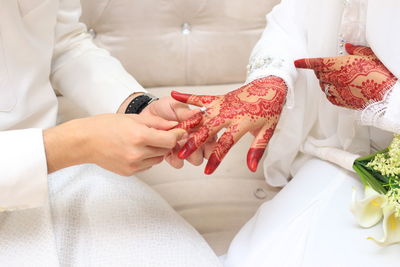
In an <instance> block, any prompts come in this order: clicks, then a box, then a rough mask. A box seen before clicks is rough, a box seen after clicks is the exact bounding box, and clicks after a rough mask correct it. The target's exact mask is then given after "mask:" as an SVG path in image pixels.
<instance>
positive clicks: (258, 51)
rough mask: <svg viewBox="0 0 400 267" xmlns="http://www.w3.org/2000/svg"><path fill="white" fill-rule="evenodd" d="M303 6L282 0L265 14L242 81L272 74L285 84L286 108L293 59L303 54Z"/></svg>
mask: <svg viewBox="0 0 400 267" xmlns="http://www.w3.org/2000/svg"><path fill="white" fill-rule="evenodd" d="M305 8H306V7H305V5H302V2H301V1H296V0H283V1H282V2H281V3H280V4H279V5H277V6H276V7H275V8H274V9H273V11H272V12H271V13H270V14H268V15H267V24H268V26H267V27H266V29H265V31H264V33H263V35H262V37H261V39H260V40H259V41H258V43H257V45H256V46H255V48H254V49H253V52H252V55H251V57H250V62H249V65H248V76H247V81H246V83H250V82H252V81H254V80H256V79H259V78H263V77H267V76H276V77H279V78H281V79H283V80H284V81H285V83H286V85H287V87H288V94H287V97H286V107H287V108H290V107H293V106H294V93H293V92H294V83H295V81H296V79H297V70H296V68H295V66H294V64H293V62H294V60H295V59H297V58H301V57H304V56H306V55H307V53H306V51H307V49H306V47H305V44H306V43H307V42H306V36H307V35H306V32H305V29H306V27H305V26H304V24H305V21H306V20H305V14H306V13H307V12H305Z"/></svg>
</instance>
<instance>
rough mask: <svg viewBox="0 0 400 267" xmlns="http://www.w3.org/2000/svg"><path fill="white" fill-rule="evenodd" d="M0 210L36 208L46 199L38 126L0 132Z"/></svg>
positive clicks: (45, 171)
mask: <svg viewBox="0 0 400 267" xmlns="http://www.w3.org/2000/svg"><path fill="white" fill-rule="evenodd" d="M0 147H1V148H2V151H1V153H0V162H1V165H2V166H1V167H0V211H6V210H7V211H11V210H19V209H28V208H37V207H40V206H42V205H43V204H44V203H45V202H46V201H47V199H48V184H47V161H46V153H45V149H44V142H43V133H42V130H41V129H27V130H17V131H4V132H0Z"/></svg>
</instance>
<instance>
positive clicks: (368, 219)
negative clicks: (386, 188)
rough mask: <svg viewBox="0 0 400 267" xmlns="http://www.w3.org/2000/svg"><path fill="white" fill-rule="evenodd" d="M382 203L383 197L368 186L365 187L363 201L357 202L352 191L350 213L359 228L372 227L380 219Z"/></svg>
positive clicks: (354, 192) (354, 191)
mask: <svg viewBox="0 0 400 267" xmlns="http://www.w3.org/2000/svg"><path fill="white" fill-rule="evenodd" d="M384 203H385V196H384V195H381V194H379V193H378V192H376V191H375V190H374V189H372V188H371V187H369V186H366V187H365V194H364V199H361V200H357V197H356V190H355V189H353V201H352V205H351V211H352V212H353V214H354V216H355V217H356V220H357V222H358V224H359V225H360V226H361V227H365V228H369V227H372V226H374V225H375V224H377V223H378V222H379V221H380V220H381V219H382V216H383V211H382V207H383V205H384Z"/></svg>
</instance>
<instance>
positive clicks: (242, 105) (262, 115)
mask: <svg viewBox="0 0 400 267" xmlns="http://www.w3.org/2000/svg"><path fill="white" fill-rule="evenodd" d="M286 92H287V87H286V84H285V82H284V81H283V80H282V79H281V78H277V77H274V76H269V77H266V78H261V79H257V80H255V81H253V82H251V83H249V84H248V85H245V86H243V87H241V88H239V89H237V90H235V91H232V92H230V93H228V94H226V95H224V96H219V97H213V96H196V95H191V96H190V97H189V98H188V99H187V103H201V104H203V105H204V106H205V107H206V108H207V111H206V112H205V113H204V114H203V116H205V117H208V120H205V121H204V122H203V126H202V127H201V128H200V129H199V130H198V131H197V132H195V133H193V134H192V135H191V137H190V138H189V141H188V142H187V143H186V144H185V146H184V147H183V148H182V150H181V151H180V152H179V154H178V156H179V157H180V158H186V157H188V156H189V155H190V154H191V153H193V152H194V151H195V150H196V149H197V148H198V147H199V146H201V145H203V144H204V143H205V142H206V141H207V139H208V138H209V137H211V136H213V135H214V133H215V132H216V131H217V130H218V129H220V128H222V127H228V130H227V132H226V133H224V134H223V135H222V136H221V138H220V140H219V141H218V145H217V146H216V148H215V151H214V153H213V154H212V155H211V156H210V159H209V161H208V164H207V167H206V170H205V172H206V173H207V174H210V173H212V172H213V171H214V170H215V169H216V168H217V166H218V165H219V163H220V162H221V160H222V159H223V157H224V156H225V155H226V154H227V153H228V151H229V149H230V148H231V147H232V146H233V145H234V138H233V135H234V133H236V132H241V131H244V129H246V131H249V130H250V131H254V130H256V129H260V128H262V127H263V126H264V125H272V126H271V129H272V132H269V134H270V135H272V133H273V129H274V128H275V125H276V122H277V121H278V119H279V116H280V113H281V112H282V108H283V104H284V102H285V97H286ZM174 95H175V96H176V94H174ZM175 96H174V97H175ZM175 98H176V97H175ZM176 99H177V98H176ZM178 100H180V99H178ZM267 138H268V139H269V138H270V137H268V135H265V138H264V141H263V142H264V143H265V146H266V143H267ZM260 142H261V141H260ZM259 153H261V152H257V153H254V154H253V156H251V158H254V159H252V161H254V160H255V161H257V163H258V161H259V159H260V157H259V156H258V154H259ZM261 156H262V153H261ZM253 165H254V164H253Z"/></svg>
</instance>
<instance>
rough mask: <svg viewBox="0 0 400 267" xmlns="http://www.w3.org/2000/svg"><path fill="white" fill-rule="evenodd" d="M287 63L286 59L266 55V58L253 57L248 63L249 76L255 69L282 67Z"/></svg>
mask: <svg viewBox="0 0 400 267" xmlns="http://www.w3.org/2000/svg"><path fill="white" fill-rule="evenodd" d="M284 63H285V60H284V59H280V58H273V57H264V58H257V57H254V58H251V59H250V63H249V65H247V76H248V77H250V76H251V73H252V72H254V71H255V70H267V69H268V68H270V67H274V68H282V66H283V64H284Z"/></svg>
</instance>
